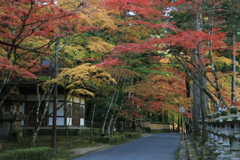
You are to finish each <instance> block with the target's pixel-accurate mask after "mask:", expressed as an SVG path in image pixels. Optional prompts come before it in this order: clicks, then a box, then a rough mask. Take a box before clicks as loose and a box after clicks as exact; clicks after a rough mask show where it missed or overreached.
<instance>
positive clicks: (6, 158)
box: [0, 147, 52, 160]
mask: <svg viewBox="0 0 240 160" xmlns="http://www.w3.org/2000/svg"><path fill="white" fill-rule="evenodd" d="M51 154H52V148H49V147H37V148H26V149H16V150H10V151H6V152H4V153H1V154H0V159H1V160H48V159H49V157H50V156H51Z"/></svg>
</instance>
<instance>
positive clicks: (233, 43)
mask: <svg viewBox="0 0 240 160" xmlns="http://www.w3.org/2000/svg"><path fill="white" fill-rule="evenodd" d="M232 72H233V75H232V90H231V91H232V95H231V100H232V102H236V56H235V31H234V30H232Z"/></svg>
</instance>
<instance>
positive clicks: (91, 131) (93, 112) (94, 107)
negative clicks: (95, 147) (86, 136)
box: [90, 103, 96, 143]
mask: <svg viewBox="0 0 240 160" xmlns="http://www.w3.org/2000/svg"><path fill="white" fill-rule="evenodd" d="M95 109H96V103H94V104H93V107H92V118H91V127H90V143H93V140H92V135H93V120H94V115H95Z"/></svg>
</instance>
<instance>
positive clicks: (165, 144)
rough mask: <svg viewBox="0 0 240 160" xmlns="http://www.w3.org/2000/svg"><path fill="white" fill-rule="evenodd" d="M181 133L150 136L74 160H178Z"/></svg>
mask: <svg viewBox="0 0 240 160" xmlns="http://www.w3.org/2000/svg"><path fill="white" fill-rule="evenodd" d="M180 139H181V134H180V133H162V134H150V135H149V136H146V137H143V138H140V139H136V140H133V141H130V142H127V143H124V144H121V145H117V146H114V147H111V148H108V149H105V150H102V151H98V152H94V153H91V154H88V155H85V156H82V157H79V158H76V159H74V160H176V157H175V152H176V151H177V150H178V148H179V142H180Z"/></svg>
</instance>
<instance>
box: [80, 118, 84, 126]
mask: <svg viewBox="0 0 240 160" xmlns="http://www.w3.org/2000/svg"><path fill="white" fill-rule="evenodd" d="M80 126H84V118H80Z"/></svg>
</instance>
